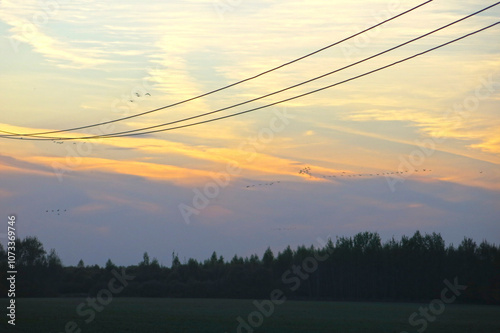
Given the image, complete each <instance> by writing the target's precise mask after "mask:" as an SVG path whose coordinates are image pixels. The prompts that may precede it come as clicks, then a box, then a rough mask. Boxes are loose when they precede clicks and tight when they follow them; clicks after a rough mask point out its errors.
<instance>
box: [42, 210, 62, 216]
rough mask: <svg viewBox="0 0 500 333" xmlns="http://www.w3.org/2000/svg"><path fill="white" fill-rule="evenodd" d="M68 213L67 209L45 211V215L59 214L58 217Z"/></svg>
mask: <svg viewBox="0 0 500 333" xmlns="http://www.w3.org/2000/svg"><path fill="white" fill-rule="evenodd" d="M66 212H67V210H66V209H47V210H45V213H46V214H49V213H50V214H54V215H55V214H57V215H61V214H64V213H66Z"/></svg>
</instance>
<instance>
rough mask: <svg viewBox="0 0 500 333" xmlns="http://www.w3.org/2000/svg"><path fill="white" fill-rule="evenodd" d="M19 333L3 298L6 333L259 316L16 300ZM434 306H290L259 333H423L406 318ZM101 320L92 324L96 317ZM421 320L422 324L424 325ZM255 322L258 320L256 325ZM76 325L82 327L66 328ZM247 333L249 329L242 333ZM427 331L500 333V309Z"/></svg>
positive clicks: (222, 309)
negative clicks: (92, 307)
mask: <svg viewBox="0 0 500 333" xmlns="http://www.w3.org/2000/svg"><path fill="white" fill-rule="evenodd" d="M16 302H17V304H16V305H17V308H16V326H15V328H14V327H12V326H11V325H8V324H7V319H8V318H7V317H6V315H5V314H6V306H7V299H0V305H1V308H2V309H3V310H2V317H1V319H0V332H26V333H33V332H46V333H60V332H72V333H77V332H79V331H78V329H81V332H91V333H101V332H102V333H104V332H106V333H113V332H120V333H122V332H162V333H181V332H186V333H187V332H189V333H212V332H213V333H216V332H217V333H225V332H227V333H233V332H238V330H237V327H238V322H237V320H236V318H237V317H242V318H244V319H245V320H247V319H248V316H249V314H251V313H252V312H254V311H256V310H257V309H256V307H255V306H254V304H252V301H251V300H219V299H155V298H115V299H113V300H112V301H111V302H110V303H109V304H108V305H106V306H105V307H104V308H103V309H102V310H101V311H100V312H97V311H89V309H90V308H88V307H86V306H85V307H84V308H82V309H84V311H87V312H85V315H84V316H80V315H78V314H77V313H76V308H77V306H78V305H79V304H80V303H82V302H85V299H80V298H57V299H54V298H53V299H17V301H16ZM427 306H428V304H412V303H351V302H298V301H287V302H285V303H284V304H281V305H276V306H275V308H274V313H273V314H272V315H270V316H269V317H266V316H264V315H263V316H262V317H261V318H262V319H263V322H262V324H261V325H260V327H258V328H256V329H255V330H254V332H263V333H264V332H266V333H299V332H301V333H303V332H308V333H312V332H318V333H319V332H339V333H340V332H360V333H361V332H363V333H370V332H384V333H393V332H397V333H399V332H402V331H407V332H408V333H411V332H417V329H419V328H422V324H419V325H418V326H414V327H412V326H411V325H410V324H409V322H408V318H409V316H410V315H411V314H412V313H413V312H416V311H418V309H419V307H427ZM92 312H93V313H94V314H95V318H94V319H93V320H92V321H90V322H89V323H86V322H85V320H86V319H87V320H88V319H90V318H91V313H92ZM422 318H423V317H421V316H418V317H417V318H416V320H418V319H422ZM253 319H254V320H255V321H254V323H256V322H258V320H259V317H258V316H255V318H253ZM70 321H74V322H75V323H76V324H75V325H77V326H78V327H76V326H75V327H70V326H68V330H65V325H66V323H67V322H70ZM240 332H244V333H248V332H252V331H251V330H250V331H249V330H247V329H241V330H240ZM425 332H428V333H432V332H440V333H447V332H449V333H461V332H464V333H465V332H470V333H481V332H484V333H494V332H500V307H498V306H496V307H494V306H476V305H454V304H452V305H447V306H446V308H445V310H444V312H443V313H442V314H441V315H439V316H437V317H436V320H435V321H433V322H428V326H427V328H426V329H425Z"/></svg>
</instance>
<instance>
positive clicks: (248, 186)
mask: <svg viewBox="0 0 500 333" xmlns="http://www.w3.org/2000/svg"><path fill="white" fill-rule="evenodd" d="M279 183H280V181H279V180H278V181H275V182H270V183H261V184H254V185H247V187H246V188H250V187H256V186H272V185H274V184H279Z"/></svg>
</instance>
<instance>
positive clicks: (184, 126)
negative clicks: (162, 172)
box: [9, 21, 500, 140]
mask: <svg viewBox="0 0 500 333" xmlns="http://www.w3.org/2000/svg"><path fill="white" fill-rule="evenodd" d="M498 24H500V21H499V22H496V23H493V24H491V25H489V26H486V27H484V28H481V29H479V30H476V31H473V32H471V33H468V34H466V35H463V36H461V37H458V38H456V39H453V40H451V41H449V42H446V43H443V44H440V45H438V46H435V47H433V48H430V49H427V50H426V51H423V52H420V53H417V54H414V55H412V56H410V57H407V58H404V59H402V60H398V61H395V62H392V63H390V64H388V65H385V66H382V67H379V68H377V69H374V70H371V71H368V72H365V73H363V74H360V75H357V76H354V77H351V78H349V79H346V80H343V81H340V82H337V83H334V84H331V85H328V86H324V87H322V88H318V89H315V90H312V91H309V92H306V93H303V94H300V95H296V96H293V97H290V98H287V99H283V100H280V101H277V102H273V103H270V104H266V105H263V106H259V107H256V108H252V109H249V110H245V111H241V112H237V113H234V114H230V115H226V116H221V117H218V118H213V119H208V120H204V121H199V122H196V123H191V124H185V125H180V126H176V127H170V128H166V129H160V130H154V131H147V132H141V133H132V134H123V135H113V134H107V135H97V136H83V137H77V138H59V140H79V139H97V138H112V137H125V136H137V135H144V134H152V133H159V132H166V131H171V130H175V129H180V128H187V127H192V126H196V125H201V124H206V123H210V122H214V121H218V120H222V119H227V118H231V117H235V116H238V115H242V114H245V113H249V112H253V111H257V110H261V109H264V108H268V107H270V106H274V105H278V104H282V103H285V102H289V101H292V100H295V99H298V98H302V97H304V96H308V95H311V94H314V93H317V92H320V91H323V90H326V89H329V88H332V87H335V86H338V85H341V84H345V83H347V82H350V81H353V80H356V79H359V78H362V77H364V76H367V75H371V74H373V73H376V72H379V71H381V70H384V69H387V68H389V67H393V66H395V65H397V64H400V63H403V62H406V61H409V60H411V59H414V58H417V57H419V56H422V55H424V54H427V53H429V52H432V51H435V50H437V49H440V48H442V47H445V46H447V45H450V44H453V43H456V42H458V41H460V40H462V39H464V38H467V37H470V36H472V35H475V34H478V33H480V32H482V31H485V30H487V29H490V28H492V27H494V26H496V25H498ZM9 138H10V139H18V140H19V139H23V138H22V137H21V138H19V137H9ZM24 139H26V140H52V138H29V137H28V138H24Z"/></svg>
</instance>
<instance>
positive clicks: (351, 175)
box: [245, 166, 482, 189]
mask: <svg viewBox="0 0 500 333" xmlns="http://www.w3.org/2000/svg"><path fill="white" fill-rule="evenodd" d="M431 171H432V170H431V169H414V171H412V173H413V172H417V173H429V172H431ZM406 173H410V170H405V171H393V172H390V171H386V172H378V173H347V172H345V171H342V172H340V173H338V174H335V175H319V174H313V173H311V167H308V166H307V167H305V168H303V169H300V170H299V175H308V176H309V177H310V178H324V179H327V178H342V177H344V178H354V177H377V176H378V177H380V176H390V175H402V174H406ZM480 173H482V171H481V172H480ZM279 183H280V181H279V180H278V181H273V182H267V183H259V184H253V185H246V187H245V188H247V189H249V188H252V187H259V186H272V185H275V184H279Z"/></svg>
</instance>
